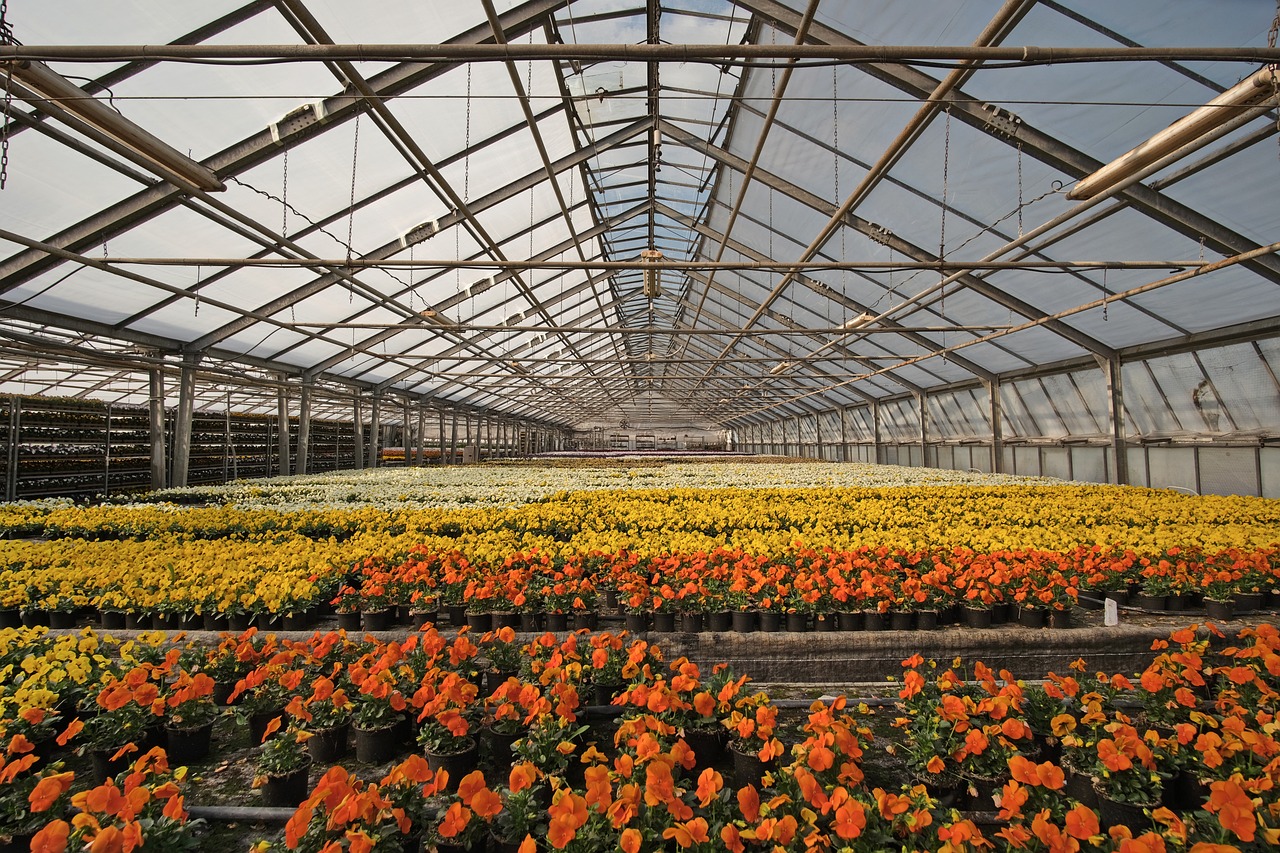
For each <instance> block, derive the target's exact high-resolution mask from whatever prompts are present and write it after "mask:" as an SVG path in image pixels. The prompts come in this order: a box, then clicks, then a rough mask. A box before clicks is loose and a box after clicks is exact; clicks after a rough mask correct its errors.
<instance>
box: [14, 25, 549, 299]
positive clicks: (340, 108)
mask: <svg viewBox="0 0 1280 853" xmlns="http://www.w3.org/2000/svg"><path fill="white" fill-rule="evenodd" d="M563 5H565V0H528V2H525V3H523V4H521V5H520V6H518V7H516V8H514V9H512V10H510V11H509V12H506V13H504V14H503V16H502V20H503V25H504V29H505V30H506V31H507V33H508V34H509V35H516V34H523V33H526V32H528V31H529V30H530V29H532V28H534V27H536V26H537V25H538V24H539V23H540V22H541V21H542V20H543V19H544V18H545V17H546V16H548V15H550V14H551V13H553V12H555V11H556V10H557V9H559V8H560V7H562V6H563ZM492 39H493V36H492V35H491V33H490V32H489V27H488V25H487V24H484V25H477V26H475V27H472V28H471V29H469V30H467V31H466V32H464V33H462V34H460V35H459V36H457V37H456V38H454V39H451V40H450V42H449V44H451V45H453V46H455V47H456V46H460V45H464V44H466V43H468V42H473V43H479V42H491V41H492ZM211 47H213V46H212V45H178V46H174V47H173V48H169V47H164V48H161V49H177V48H181V49H191V48H196V49H209V48H211ZM295 47H304V48H313V47H324V46H323V45H295ZM11 49H12V48H11V47H10V46H8V45H3V46H0V59H3V58H5V57H4V54H5V53H7V52H9V51H10V50H11ZM152 49H155V48H154V46H153V48H152ZM161 58H162V57H159V56H139V57H138V59H139V60H142V61H158V60H160V59H161ZM452 67H453V65H452V64H451V63H443V62H431V63H422V62H416V61H414V62H406V63H403V64H401V65H397V66H395V67H392V68H389V69H387V70H386V71H384V72H382V73H381V74H378V75H376V76H375V77H373V78H372V79H371V80H370V84H371V86H372V87H373V90H374V92H375V93H376V95H377V96H378V97H379V98H381V99H387V98H393V97H395V96H396V95H399V94H403V93H404V92H408V91H410V90H412V89H414V88H416V87H417V86H420V85H422V84H423V83H425V82H426V81H428V80H431V79H432V78H434V77H437V76H439V75H440V74H443V73H444V72H446V71H448V70H449V69H450V68H452ZM362 104H363V97H362V96H360V95H359V94H355V93H351V92H342V93H339V94H337V95H334V96H332V97H330V98H327V99H325V100H324V101H323V105H322V107H321V109H320V110H319V111H317V110H304V111H301V112H296V113H293V114H290V115H289V116H288V117H286V118H285V119H283V120H282V121H281V122H279V123H278V124H277V125H276V126H275V127H274V128H272V127H268V128H264V129H263V130H261V131H259V132H258V133H256V134H254V135H253V136H250V137H248V138H246V139H243V140H241V141H240V142H238V143H236V144H234V145H232V146H229V147H228V148H225V149H223V150H222V151H220V152H219V153H217V154H214V155H213V156H212V157H209V158H207V159H205V160H204V161H202V162H203V165H205V166H207V167H208V168H209V169H211V170H213V172H214V173H215V174H217V175H219V176H220V177H226V176H229V175H238V174H241V173H243V172H246V171H248V170H250V169H252V168H253V167H254V166H257V165H259V164H261V163H263V162H265V161H266V160H269V159H271V158H273V157H275V156H276V154H278V153H279V146H280V145H281V144H284V145H294V144H297V143H298V142H300V141H302V140H303V139H307V138H310V137H312V136H315V135H318V134H320V133H324V132H326V131H331V130H333V129H334V128H335V127H339V126H341V125H344V124H345V123H346V122H347V121H348V120H350V119H352V118H354V117H355V115H356V114H357V113H358V112H359V111H360V110H361V105H362ZM277 134H278V137H277ZM181 197H182V196H181V193H180V192H179V191H178V190H177V189H176V188H174V187H173V186H171V185H168V184H156V185H154V186H150V187H148V188H146V189H144V190H141V191H140V192H138V193H135V194H134V195H132V196H130V197H129V198H127V199H124V200H123V201H120V202H118V203H116V204H114V205H112V206H111V207H108V208H106V209H104V210H102V211H100V212H99V213H97V214H95V215H93V216H91V217H89V218H87V219H84V220H82V221H81V222H79V223H77V224H76V225H73V226H71V227H70V228H67V229H65V230H63V231H61V232H59V233H57V234H55V235H53V236H51V237H49V238H48V239H47V240H45V241H44V242H47V243H50V244H53V245H56V246H58V247H60V248H63V249H69V250H71V251H75V252H82V251H84V250H85V249H87V248H89V247H92V246H98V245H101V244H102V243H103V242H105V241H106V240H108V239H111V238H114V237H116V236H119V235H120V234H123V233H125V232H126V231H128V230H129V229H130V228H132V227H133V226H134V225H136V224H138V223H139V222H143V221H146V220H148V219H151V218H152V217H154V216H156V215H157V214H159V213H161V212H163V211H164V210H167V209H169V208H171V207H173V206H174V205H176V204H178V203H179V202H180V200H181ZM58 263H60V261H59V260H57V259H55V258H51V257H49V256H48V255H45V254H43V253H40V252H37V251H32V250H28V251H23V252H19V253H18V254H16V255H14V256H13V257H11V258H9V259H8V260H6V261H5V263H4V264H0V293H4V292H7V291H8V290H11V289H12V288H14V287H17V286H18V285H20V284H22V283H23V282H26V281H29V280H30V279H31V278H33V277H35V276H38V275H40V274H41V273H43V272H46V271H48V270H49V269H51V268H52V267H54V266H56V265H57V264H58Z"/></svg>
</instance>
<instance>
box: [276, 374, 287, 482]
mask: <svg viewBox="0 0 1280 853" xmlns="http://www.w3.org/2000/svg"><path fill="white" fill-rule="evenodd" d="M277 378H278V379H279V380H280V387H278V388H277V389H276V433H277V435H276V457H277V458H278V459H279V462H280V464H279V466H278V468H277V469H278V470H279V472H280V476H282V477H283V476H284V475H286V474H288V473H289V386H288V385H286V384H285V382H286V378H287V377H286V376H285V374H283V373H281V374H279V376H278V377H277Z"/></svg>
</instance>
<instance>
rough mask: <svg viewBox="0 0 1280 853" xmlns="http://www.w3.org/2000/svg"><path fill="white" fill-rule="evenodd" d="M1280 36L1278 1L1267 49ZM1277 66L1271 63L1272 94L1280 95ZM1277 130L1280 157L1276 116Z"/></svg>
mask: <svg viewBox="0 0 1280 853" xmlns="http://www.w3.org/2000/svg"><path fill="white" fill-rule="evenodd" d="M1277 36H1280V0H1276V16H1275V17H1274V18H1272V19H1271V29H1270V30H1269V31H1268V32H1267V47H1270V48H1274V47H1275V46H1276V37H1277ZM1277 66H1280V63H1275V62H1273V63H1271V94H1272V95H1275V94H1277V93H1280V78H1278V77H1277V74H1276V72H1277V70H1280V68H1278V67H1277ZM1276 130H1277V131H1278V133H1277V136H1276V139H1277V142H1278V147H1277V156H1280V116H1276Z"/></svg>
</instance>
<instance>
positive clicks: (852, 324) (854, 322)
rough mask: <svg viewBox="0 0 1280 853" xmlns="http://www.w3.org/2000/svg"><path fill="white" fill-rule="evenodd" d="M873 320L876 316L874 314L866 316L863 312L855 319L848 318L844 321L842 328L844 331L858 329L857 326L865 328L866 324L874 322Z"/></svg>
mask: <svg viewBox="0 0 1280 853" xmlns="http://www.w3.org/2000/svg"><path fill="white" fill-rule="evenodd" d="M875 318H876V315H874V314H868V313H867V312H866V311H863V312H862V313H861V314H859V315H858V316H857V317H851V318H849V319H848V320H845V321H844V328H846V329H856V328H858V327H859V326H865V325H866V324H867V323H870V322H871V321H872V320H874V319H875Z"/></svg>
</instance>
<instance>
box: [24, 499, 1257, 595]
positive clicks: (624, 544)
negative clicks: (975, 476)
mask: <svg viewBox="0 0 1280 853" xmlns="http://www.w3.org/2000/svg"><path fill="white" fill-rule="evenodd" d="M16 517H20V518H22V519H25V520H29V519H30V518H31V517H32V516H31V513H29V512H24V513H21V514H20V515H19V516H16ZM44 518H45V522H44V523H45V532H46V534H47V535H50V536H53V537H63V538H53V539H51V540H49V541H33V540H8V541H0V566H3V567H5V568H4V569H0V606H5V607H16V606H31V605H34V606H38V607H44V608H50V609H53V608H58V607H67V606H81V605H85V604H97V605H101V606H108V607H136V608H160V609H170V608H172V609H195V610H197V611H198V612H209V611H211V610H217V611H223V612H227V611H231V612H236V611H241V610H244V611H255V610H269V611H276V612H280V611H287V610H288V609H289V606H290V604H291V603H293V602H299V601H301V602H305V601H309V600H312V599H314V598H315V597H316V595H317V589H318V588H317V585H318V584H319V585H320V587H323V588H324V589H328V586H327V585H326V582H325V579H327V578H332V577H333V576H334V575H335V573H340V572H343V571H345V570H346V569H347V568H348V567H349V566H351V565H352V564H353V563H355V562H357V561H358V560H361V559H363V558H365V557H368V556H370V555H383V556H386V557H388V558H392V559H395V558H397V557H399V556H400V555H403V554H404V553H406V552H407V551H408V549H409V548H410V547H412V546H415V545H421V546H425V547H426V548H427V549H428V550H437V551H441V552H447V551H458V552H461V553H462V554H463V555H464V556H466V557H467V558H468V559H469V560H471V561H472V562H477V563H488V564H498V563H501V561H502V560H504V559H505V558H506V557H507V556H509V555H510V554H513V553H517V552H524V551H529V550H532V549H538V550H540V551H542V552H543V553H546V554H549V555H551V556H553V557H570V556H575V555H589V554H591V553H593V552H595V553H617V552H620V551H623V550H626V551H630V552H632V553H636V554H639V555H640V556H653V555H656V554H660V553H672V552H677V553H695V552H699V551H709V550H713V549H715V548H717V547H726V546H727V547H731V548H739V549H741V550H743V551H746V552H748V553H753V554H763V555H770V554H777V553H781V552H783V551H786V550H788V549H791V548H794V547H796V546H797V544H801V545H806V546H809V547H812V548H823V547H830V548H833V549H837V550H853V549H856V548H858V547H862V546H870V547H887V548H901V549H905V550H925V549H938V548H952V547H963V548H969V549H972V550H974V551H977V552H992V551H1001V550H1010V549H1044V550H1061V551H1066V550H1070V549H1072V548H1074V547H1076V546H1077V545H1085V546H1090V545H1102V546H1107V547H1110V546H1118V547H1121V548H1129V549H1132V550H1134V551H1136V552H1139V553H1160V552H1163V551H1166V550H1167V549H1169V548H1171V547H1179V548H1189V547H1199V548H1203V549H1204V550H1206V551H1217V550H1221V549H1224V548H1230V547H1236V548H1243V549H1254V548H1265V547H1268V546H1271V545H1274V544H1276V541H1277V539H1280V502H1278V501H1274V500H1263V499H1256V498H1241V497H1194V496H1188V495H1181V494H1176V493H1173V492H1162V491H1153V490H1149V489H1131V488H1116V487H1110V486H1083V485H1082V486H1069V487H1058V486H991V487H972V486H943V487H897V488H874V489H872V488H839V489H837V488H810V489H714V490H698V489H662V490H626V491H614V492H577V493H569V494H562V495H559V496H557V497H556V498H554V499H552V500H548V501H546V502H543V503H537V504H530V505H526V506H521V507H513V508H481V509H473V510H456V509H454V510H420V511H411V510H403V509H398V510H392V511H387V510H379V509H374V508H369V507H361V508H358V509H354V510H350V511H341V510H325V511H305V512H296V513H286V512H280V511H275V510H241V509H235V508H231V507H214V508H195V509H181V508H178V507H174V506H170V505H161V506H141V507H91V508H77V507H62V508H58V509H55V510H53V511H51V512H49V513H47V514H46V515H45V516H44ZM3 521H4V516H3V514H2V513H0V525H2V524H3Z"/></svg>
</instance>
